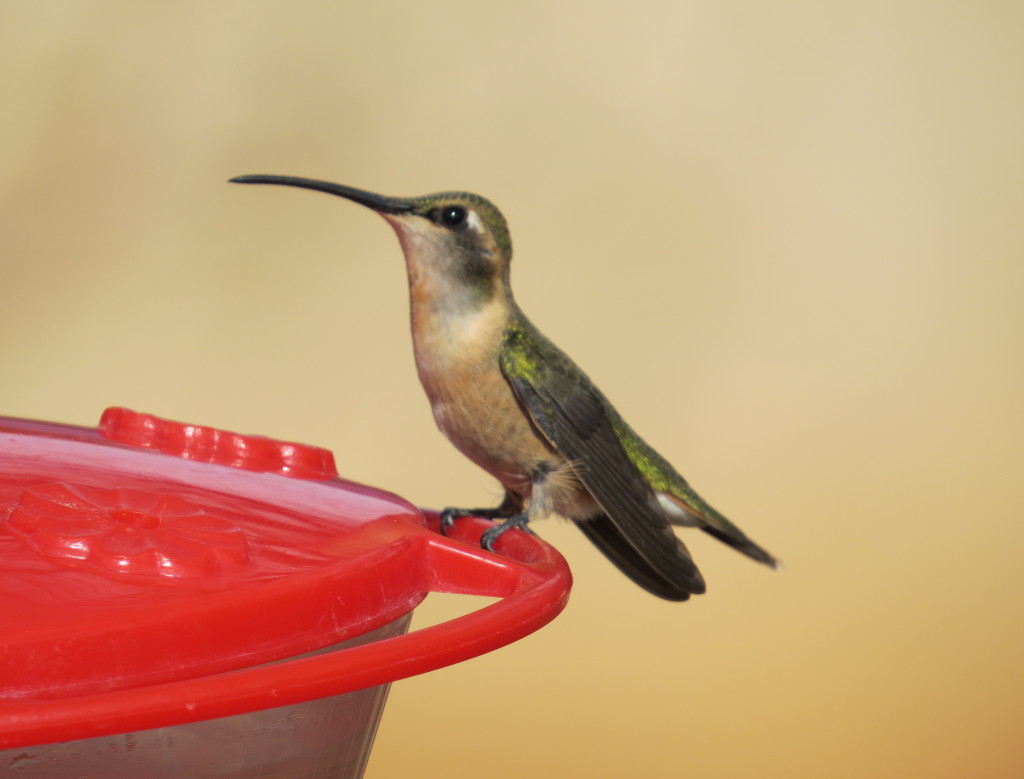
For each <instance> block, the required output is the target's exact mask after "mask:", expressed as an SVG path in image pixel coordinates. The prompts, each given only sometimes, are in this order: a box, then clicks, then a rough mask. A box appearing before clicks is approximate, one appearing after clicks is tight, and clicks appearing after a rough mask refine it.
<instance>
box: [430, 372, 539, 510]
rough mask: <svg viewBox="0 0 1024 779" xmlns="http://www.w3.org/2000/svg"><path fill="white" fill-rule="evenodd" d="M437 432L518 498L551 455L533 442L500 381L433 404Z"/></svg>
mask: <svg viewBox="0 0 1024 779" xmlns="http://www.w3.org/2000/svg"><path fill="white" fill-rule="evenodd" d="M430 400H431V408H432V410H433V412H434V421H435V422H436V423H437V426H438V428H439V429H440V430H441V432H442V433H444V435H445V436H446V437H447V438H448V440H449V441H451V442H452V444H454V445H455V447H456V448H457V449H458V450H459V451H460V452H462V453H463V454H464V455H466V457H468V458H469V459H470V460H472V461H473V462H474V463H476V464H477V465H479V466H480V467H481V468H483V469H484V470H485V471H487V472H488V473H490V474H491V475H492V476H494V477H495V478H496V479H497V480H498V481H500V482H501V483H502V484H503V485H504V486H505V487H508V488H509V489H512V490H513V491H515V492H517V493H518V494H520V495H529V494H530V483H531V473H532V472H533V471H534V470H535V469H536V468H537V466H538V464H539V463H541V462H543V461H544V460H545V459H547V458H550V457H551V455H552V453H551V452H550V451H549V450H548V448H547V447H546V446H545V444H544V443H543V442H542V441H541V439H540V438H539V437H538V436H537V434H536V432H535V431H534V430H533V427H532V426H531V425H530V423H529V421H528V420H527V418H526V417H525V415H524V414H523V411H522V409H520V408H519V404H518V403H517V402H516V400H515V398H514V397H513V395H512V391H511V389H510V388H509V387H508V384H506V383H505V381H504V380H503V379H502V381H501V384H500V385H499V384H497V383H496V382H477V383H474V384H471V385H468V386H467V385H463V386H462V387H459V388H457V389H456V391H453V392H444V391H441V392H437V393H436V394H434V395H433V396H432V397H431V398H430Z"/></svg>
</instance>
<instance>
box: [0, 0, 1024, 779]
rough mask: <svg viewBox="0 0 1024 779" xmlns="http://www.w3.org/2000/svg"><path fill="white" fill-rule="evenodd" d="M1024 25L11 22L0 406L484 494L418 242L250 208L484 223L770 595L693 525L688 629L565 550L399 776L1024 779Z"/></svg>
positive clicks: (1, 60)
mask: <svg viewBox="0 0 1024 779" xmlns="http://www.w3.org/2000/svg"><path fill="white" fill-rule="evenodd" d="M1022 23H1024V10H1022V6H1021V5H1020V4H1019V3H1015V2H981V3H975V4H971V5H969V6H968V5H967V4H962V3H954V2H942V1H940V0H936V1H933V2H904V3H889V2H886V3H882V2H870V1H869V2H864V1H863V0H859V1H858V2H853V1H852V0H851V1H849V2H847V1H844V2H824V3H822V2H811V1H810V0H808V1H807V2H783V3H762V2H754V1H753V0H733V1H732V2H722V0H714V1H712V0H694V2H682V3H660V2H646V1H645V0H640V2H632V3H628V4H627V3H619V4H609V3H596V4H595V3H583V2H576V3H564V4H552V3H548V2H533V1H532V0H527V2H520V3H515V4H511V3H509V4H502V5H487V4H481V3H475V2H464V1H463V0H452V1H451V2H446V3H440V4H438V3H408V2H406V3H386V2H382V3H366V2H362V3H355V2H333V3H328V2H320V3H305V4H297V3H284V2H246V3H234V4H231V3H198V2H193V3H162V4H156V3H146V4H141V3H136V2H128V1H127V0H125V1H123V2H98V1H97V2H89V3H84V2H67V3H48V2H40V3H13V2H7V3H4V4H3V5H0V74H2V75H0V99H2V105H3V111H2V118H0V197H2V230H0V274H2V275H0V284H2V289H3V291H4V295H3V298H4V303H3V306H2V308H0V371H2V375H3V379H2V381H0V414H5V415H9V416H21V417H30V418H42V419H52V420H59V421H65V422H72V423H77V424H85V425H89V424H94V423H95V422H96V421H97V420H98V419H99V415H100V413H101V411H102V409H103V408H104V407H105V406H108V405H127V406H129V407H132V408H135V409H138V410H141V411H147V412H152V413H156V414H160V415H162V416H166V417H170V418H174V419H180V420H185V421H189V422H195V423H200V424H207V425H213V426H217V427H222V428H227V429H231V430H238V431H243V432H250V433H263V434H267V435H272V436H276V437H279V438H284V439H288V440H301V441H306V442H308V443H313V444H318V445H321V446H325V447H328V448H330V449H332V450H333V451H334V452H335V453H336V457H337V460H338V463H339V467H340V469H341V470H342V473H343V475H345V476H348V477H350V478H353V479H356V480H359V481H365V482H368V483H370V484H374V485H378V486H383V487H386V488H389V489H391V490H393V491H396V492H398V493H400V494H401V495H404V496H406V497H408V498H409V499H411V500H413V501H415V502H418V503H420V504H422V505H430V506H437V507H441V506H444V505H449V504H456V505H478V504H481V503H483V504H487V503H490V502H492V501H493V500H495V499H496V497H497V494H498V492H497V489H496V485H495V484H494V483H493V482H492V481H491V479H490V478H489V477H488V476H487V475H486V474H484V473H482V472H480V471H478V470H476V469H475V468H474V467H473V466H472V465H470V464H469V463H468V462H466V461H464V460H463V459H462V457H461V456H460V455H459V454H458V453H457V452H455V450H454V449H452V448H451V447H450V446H449V445H448V443H447V442H446V441H444V439H443V438H442V437H441V435H440V434H439V433H438V432H437V431H436V430H435V429H434V427H433V423H432V421H431V418H430V413H429V409H428V406H427V403H426V401H425V399H424V397H423V396H422V391H421V389H420V387H419V385H418V382H417V379H416V374H415V371H414V367H413V362H412V354H411V346H410V342H409V336H408V332H407V329H408V324H407V316H408V314H407V302H406V291H405V277H404V269H403V265H402V261H401V255H400V250H399V247H398V244H397V241H396V240H395V238H394V235H393V234H392V233H391V231H390V229H389V228H388V227H387V225H385V224H384V222H383V221H381V220H380V219H379V218H377V217H375V216H374V215H373V214H371V213H369V212H367V211H365V210H363V209H361V208H359V207H357V206H355V205H352V204H348V203H344V202H342V201H340V200H337V199H333V198H329V197H325V196H318V195H314V194H311V193H305V192H298V191H288V190H284V189H271V188H242V187H237V186H229V185H228V184H226V183H225V181H226V180H227V179H228V178H229V177H231V176H234V175H237V174H242V173H282V174H294V175H306V176H314V177H319V178H327V179H331V180H335V181H339V182H342V183H346V184H351V185H355V186H359V187H364V188H368V189H374V190H378V191H381V192H385V193H390V194H422V193H425V192H430V191H436V190H438V189H449V188H465V189H470V190H475V191H479V192H481V193H483V194H485V195H487V196H488V197H490V198H492V199H493V200H495V201H496V202H497V203H498V204H499V206H500V207H501V208H502V209H503V210H504V212H505V214H506V216H507V217H508V218H509V221H510V223H511V227H512V233H513V239H514V242H515V245H516V252H517V253H516V263H515V267H514V273H513V280H514V284H515V287H516V289H517V292H518V297H519V300H520V303H521V304H522V305H523V307H524V308H525V309H526V310H527V311H528V312H529V313H530V315H531V316H532V318H533V319H534V321H535V322H536V323H537V324H538V325H540V326H541V327H542V328H543V329H544V330H545V331H546V332H547V333H548V334H549V335H550V336H551V337H552V338H553V339H554V340H556V341H557V342H559V343H560V344H561V345H562V346H563V347H565V348H566V350H567V351H569V352H570V353H571V354H572V355H573V356H574V357H575V358H576V359H577V361H578V362H580V363H581V364H582V365H583V366H584V367H585V368H586V369H587V370H588V372H589V373H590V374H591V376H592V377H593V378H594V379H595V380H596V381H597V383H598V384H600V385H601V386H602V387H603V389H604V390H605V392H606V394H607V395H609V397H610V398H611V399H612V400H613V401H614V402H615V403H616V404H617V405H618V406H619V408H620V410H621V411H622V412H623V414H624V415H625V416H626V417H627V418H628V419H629V420H630V421H631V423H632V424H633V425H634V427H636V428H637V429H638V430H639V431H640V432H641V433H642V434H643V435H645V437H646V438H648V440H649V441H651V442H652V443H653V444H655V445H656V446H657V447H658V448H659V449H660V450H661V451H662V452H663V453H664V454H665V455H666V456H668V457H669V458H670V459H671V460H673V462H674V463H675V464H676V465H677V466H678V467H679V468H680V470H682V471H683V472H684V473H685V474H686V475H687V476H688V477H689V478H690V480H691V481H692V482H693V483H694V484H695V485H696V486H697V488H698V489H699V490H700V491H701V492H702V493H703V494H704V495H705V496H706V497H708V498H709V499H710V500H711V501H712V502H713V503H715V504H716V505H717V506H719V507H720V508H721V509H722V510H723V511H725V512H726V513H727V514H728V515H729V516H731V517H732V518H733V519H735V520H736V521H737V522H738V523H739V524H740V525H742V527H743V528H744V529H746V530H747V531H748V532H749V533H750V534H751V535H752V536H753V537H754V538H755V539H756V540H758V541H759V542H761V543H762V544H764V545H765V546H766V547H767V548H768V549H770V550H771V551H773V552H774V553H776V554H778V555H779V556H780V557H781V558H782V559H783V561H784V562H785V568H784V570H782V571H781V572H778V573H772V572H771V571H768V570H766V569H764V568H762V567H760V566H757V565H754V564H753V563H751V562H749V561H747V560H746V559H744V558H742V557H740V556H739V555H737V554H735V553H734V552H732V551H730V550H728V549H726V548H724V547H722V546H721V545H719V544H718V543H716V542H715V541H714V540H713V539H710V538H707V537H704V536H703V535H701V534H699V533H698V534H695V533H694V532H693V531H691V532H690V533H689V534H688V535H687V536H686V538H687V540H688V542H689V544H690V547H691V549H692V551H693V552H694V554H695V556H696V557H697V559H698V562H699V564H700V566H701V568H702V570H703V572H704V574H705V576H706V578H707V580H708V582H709V591H708V594H707V595H705V596H703V597H701V598H697V599H694V600H693V601H692V602H690V603H687V604H682V605H679V604H669V603H664V602H661V601H658V600H657V599H655V598H654V597H652V596H650V595H648V594H646V593H644V592H642V591H641V590H639V589H637V588H635V587H633V586H632V585H631V584H630V583H629V582H628V581H627V580H626V579H625V578H624V577H622V576H621V575H620V574H619V573H618V572H617V571H615V570H614V569H613V568H612V567H611V566H610V565H608V564H607V563H606V562H605V561H604V560H603V558H601V557H600V556H599V555H598V553H597V552H596V551H595V550H593V549H592V548H591V547H590V546H589V545H588V544H587V542H586V541H585V539H584V538H583V537H582V535H581V534H580V533H579V532H578V531H576V530H575V528H573V527H571V526H565V525H562V524H559V523H556V522H554V521H552V522H548V523H545V524H544V525H543V526H542V527H540V528H539V530H540V532H541V534H542V535H543V536H544V537H545V538H546V539H548V540H549V541H551V542H552V543H553V544H555V545H556V546H557V547H558V548H559V549H560V550H561V551H562V552H563V554H564V555H565V556H566V557H567V558H568V560H569V562H570V564H571V566H572V568H573V571H574V574H575V577H576V584H575V589H574V592H573V596H572V599H571V602H570V604H569V606H568V608H567V609H566V611H565V612H564V613H563V614H562V615H561V616H560V617H559V619H557V620H556V621H555V622H554V623H552V624H551V625H550V626H548V627H547V628H545V629H544V630H542V631H541V632H539V633H537V634H535V635H533V636H531V637H529V638H528V639H526V640H524V641H522V642H520V643H518V644H516V645H514V646H512V647H509V648H507V649H504V650H501V651H499V652H495V653H493V654H491V655H488V656H486V657H482V658H479V659H477V660H474V661H471V662H468V663H465V664H462V665H459V666H457V667H453V668H449V669H446V670H444V671H440V672H436V673H433V674H429V675H427V676H423V677H420V678H416V679H411V680H408V681H403V682H400V683H398V684H396V685H395V686H394V687H393V689H392V697H391V701H390V703H389V705H388V709H387V711H386V713H385V717H384V721H383V724H382V726H381V730H380V733H379V737H378V741H377V745H376V748H375V751H374V754H373V757H372V759H371V763H370V767H369V771H368V776H369V777H372V778H374V779H378V778H379V777H392V776H424V777H476V776H484V775H486V776H493V777H521V776H531V777H538V778H539V777H562V776H570V775H576V776H592V777H619V776H652V777H673V776H683V775H686V776H693V777H747V776H772V777H775V776H779V777H783V776H784V777H822V776H829V777H864V776H872V777H907V776H929V777H964V776H972V777H973V776H986V777H997V776H998V777H1002V776H1006V777H1011V776H1013V777H1018V776H1022V775H1024V747H1022V730H1024V672H1022V670H1021V665H1022V654H1024V571H1022V568H1024V566H1022V562H1021V559H1020V558H1021V547H1022V544H1024V526H1022V522H1021V513H1022V503H1024V495H1022V492H1024V491H1022V489H1021V484H1022V482H1024V477H1022V469H1024V415H1022V413H1021V397H1022V392H1024V368H1022V359H1021V358H1022V353H1024V349H1022V347H1024V338H1022V332H1024V314H1022V304H1021V300H1022V296H1024V269H1022V250H1024V228H1022V219H1021V214H1022V206H1024V189H1022V187H1024V152H1022V139H1024V80H1022V76H1024V45H1022V37H1021V34H1022ZM465 608H467V605H466V604H465V603H464V602H463V601H462V600H460V599H457V598H452V597H447V598H435V599H433V600H432V601H428V603H427V604H425V605H424V606H423V607H422V610H421V611H420V612H418V616H417V624H420V625H423V624H427V623H429V622H432V621H436V620H439V619H444V618H447V617H448V616H450V615H451V614H455V613H457V612H458V611H459V610H464V609H465Z"/></svg>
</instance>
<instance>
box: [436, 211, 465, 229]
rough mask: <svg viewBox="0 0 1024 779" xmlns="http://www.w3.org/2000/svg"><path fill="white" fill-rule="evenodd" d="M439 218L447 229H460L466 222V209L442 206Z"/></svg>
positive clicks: (438, 212)
mask: <svg viewBox="0 0 1024 779" xmlns="http://www.w3.org/2000/svg"><path fill="white" fill-rule="evenodd" d="M437 218H438V219H439V220H440V222H441V224H443V225H445V226H447V227H459V226H460V225H462V224H464V223H465V222H466V209H465V208H463V207H462V206H441V207H440V208H439V209H438V210H437Z"/></svg>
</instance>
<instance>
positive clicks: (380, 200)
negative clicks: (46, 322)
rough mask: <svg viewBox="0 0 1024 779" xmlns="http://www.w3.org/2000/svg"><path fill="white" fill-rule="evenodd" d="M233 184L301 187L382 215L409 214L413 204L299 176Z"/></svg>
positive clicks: (241, 180) (257, 177) (261, 176)
mask: <svg viewBox="0 0 1024 779" xmlns="http://www.w3.org/2000/svg"><path fill="white" fill-rule="evenodd" d="M231 183H233V184H279V185H281V186H285V187H300V188H302V189H312V190H315V191H316V192H326V193H327V194H329V195H337V196H338V197H343V198H345V199H346V200H351V201H353V202H355V203H359V204H360V205H363V206H366V207H367V208H372V209H373V210H374V211H377V212H378V213H381V214H408V213H410V212H411V211H412V203H411V202H410V201H408V200H405V199H403V198H400V197H385V196H384V195H377V194H374V193H373V192H367V191H365V190H362V189H356V188H355V187H346V186H344V185H342V184H332V183H331V182H329V181H317V180H316V179H304V178H299V177H298V176H270V175H266V174H262V173H257V174H255V175H251V176H235V178H233V179H231Z"/></svg>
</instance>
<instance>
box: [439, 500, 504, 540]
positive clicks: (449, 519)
mask: <svg viewBox="0 0 1024 779" xmlns="http://www.w3.org/2000/svg"><path fill="white" fill-rule="evenodd" d="M507 516H508V514H507V513H506V512H505V508H504V505H501V506H498V507H497V508H489V509H453V508H446V509H445V510H444V511H442V512H441V516H440V519H441V535H443V536H446V535H448V531H449V530H451V529H452V528H453V527H455V521H456V520H459V519H462V518H463V517H480V518H481V519H503V518H504V517H507Z"/></svg>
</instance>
